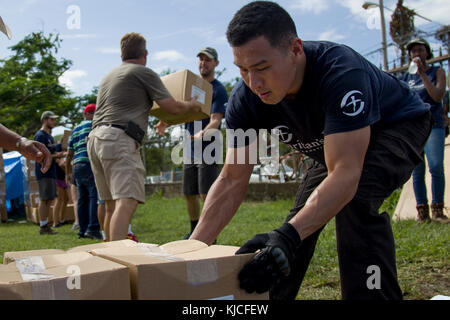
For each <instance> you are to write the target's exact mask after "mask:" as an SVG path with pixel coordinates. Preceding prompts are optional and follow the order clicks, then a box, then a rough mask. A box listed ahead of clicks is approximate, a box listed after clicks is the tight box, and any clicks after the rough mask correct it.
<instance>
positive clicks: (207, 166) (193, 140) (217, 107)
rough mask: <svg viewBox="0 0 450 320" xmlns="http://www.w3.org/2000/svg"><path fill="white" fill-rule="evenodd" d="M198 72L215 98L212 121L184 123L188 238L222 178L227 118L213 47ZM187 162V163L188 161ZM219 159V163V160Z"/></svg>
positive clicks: (202, 56)
mask: <svg viewBox="0 0 450 320" xmlns="http://www.w3.org/2000/svg"><path fill="white" fill-rule="evenodd" d="M197 57H198V69H199V72H200V75H201V77H202V78H203V79H204V80H206V81H208V82H209V83H211V84H212V86H213V96H212V105H211V116H210V117H209V118H206V119H203V120H199V121H192V122H188V123H186V124H185V126H184V127H185V129H186V131H187V132H186V133H188V135H187V136H186V138H185V141H184V142H185V144H184V149H183V150H184V153H185V154H184V157H183V158H184V160H185V163H184V165H183V194H184V197H185V199H186V205H187V209H188V214H189V219H190V223H191V231H190V232H189V233H188V234H187V235H186V236H185V239H188V238H189V236H190V235H191V233H192V232H193V231H194V229H195V227H196V226H197V223H198V220H199V217H200V202H199V199H198V198H199V196H200V198H201V199H202V200H203V201H205V199H206V195H207V193H208V191H209V189H210V188H211V185H212V184H213V183H214V181H215V180H216V179H217V177H218V176H219V168H218V166H217V162H221V160H222V159H218V158H220V156H221V154H222V153H221V152H220V153H217V154H216V150H220V151H221V150H222V143H221V141H220V140H219V139H218V137H217V136H218V134H219V133H220V131H218V130H220V126H221V122H222V119H223V117H224V116H225V108H226V104H227V102H228V94H227V91H226V89H225V87H224V86H223V85H222V83H220V81H218V80H217V79H215V68H216V67H217V66H218V65H219V56H218V54H217V51H216V50H215V49H214V48H211V47H206V48H204V49H202V50H201V51H200V52H199V53H198V54H197ZM165 127H166V125H165V124H162V125H158V126H157V130H158V132H160V133H161V134H163V132H164V129H165ZM186 160H187V161H186ZM218 160H219V161H218Z"/></svg>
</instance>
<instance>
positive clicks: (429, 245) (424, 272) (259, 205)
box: [0, 191, 450, 300]
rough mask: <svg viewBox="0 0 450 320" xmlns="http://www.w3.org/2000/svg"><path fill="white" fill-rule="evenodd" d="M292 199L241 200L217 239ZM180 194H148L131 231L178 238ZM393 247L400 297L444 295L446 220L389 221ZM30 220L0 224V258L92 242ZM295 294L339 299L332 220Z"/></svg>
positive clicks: (238, 240) (265, 227)
mask: <svg viewBox="0 0 450 320" xmlns="http://www.w3.org/2000/svg"><path fill="white" fill-rule="evenodd" d="M399 194H400V192H399V191H398V192H395V193H394V194H393V195H392V196H391V197H390V198H389V199H388V200H387V201H386V202H385V203H384V204H383V206H382V208H381V210H383V211H387V212H389V213H390V214H391V216H392V214H393V211H394V208H395V204H396V202H397V199H398V196H399ZM292 204H293V199H288V200H278V201H271V202H246V203H243V204H242V206H241V207H240V208H239V211H238V212H237V214H236V216H235V217H234V218H233V220H232V221H231V223H230V224H229V225H228V226H227V227H226V228H225V229H224V230H223V232H222V233H221V234H220V235H219V237H218V239H217V242H218V244H224V245H235V246H240V245H241V244H243V243H244V242H245V241H247V240H248V239H250V238H251V237H253V235H255V234H257V233H262V232H267V231H270V230H272V229H274V228H277V227H279V226H280V225H281V224H282V223H283V221H284V219H285V217H286V215H287V213H288V212H289V210H290V208H291V206H292ZM189 228H190V226H189V219H188V215H187V211H186V204H185V201H184V199H183V198H181V197H179V198H171V199H167V198H163V197H161V196H159V195H155V196H152V197H149V198H148V200H147V202H146V204H145V205H140V206H139V207H138V210H137V211H136V214H135V216H134V218H133V232H135V233H136V234H137V235H138V238H139V240H140V241H141V242H147V243H157V244H163V243H166V242H170V241H174V240H179V239H182V238H183V236H184V235H185V234H186V233H187V232H188V231H189ZM392 228H393V232H394V237H395V241H396V249H397V269H398V278H399V282H400V286H401V288H402V290H403V292H404V297H405V299H429V298H431V297H433V296H434V295H437V294H443V295H447V296H450V263H449V256H450V255H449V248H450V233H449V225H448V224H447V225H443V224H438V223H429V224H425V225H419V224H418V223H416V222H415V221H400V222H392ZM38 230H39V228H38V227H37V226H36V225H33V224H30V223H27V224H18V223H8V224H1V225H0V248H1V249H0V258H1V259H3V252H6V251H19V250H33V249H50V248H59V249H68V248H71V247H75V246H78V245H84V244H89V243H95V241H93V240H88V239H82V240H78V239H77V236H76V232H75V231H72V230H71V226H70V225H67V226H63V227H61V228H58V232H59V234H58V235H56V236H40V235H39V234H38ZM297 299H308V300H309V299H340V286H339V270H338V262H337V252H336V236H335V223H334V219H333V220H332V221H330V223H328V225H327V226H326V227H325V229H324V230H323V232H322V234H321V236H320V238H319V240H318V243H317V246H316V251H315V254H314V257H313V259H312V261H311V265H310V267H309V269H308V271H307V274H306V276H305V280H304V282H303V285H302V287H301V289H300V291H299V294H298V296H297Z"/></svg>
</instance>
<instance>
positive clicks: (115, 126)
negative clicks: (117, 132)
mask: <svg viewBox="0 0 450 320" xmlns="http://www.w3.org/2000/svg"><path fill="white" fill-rule="evenodd" d="M101 126H107V127H113V128H117V129H122V130H124V131H125V130H126V127H125V126H121V125H118V124H112V123H100V124H98V125H96V126H95V127H94V129H95V128H98V127H101Z"/></svg>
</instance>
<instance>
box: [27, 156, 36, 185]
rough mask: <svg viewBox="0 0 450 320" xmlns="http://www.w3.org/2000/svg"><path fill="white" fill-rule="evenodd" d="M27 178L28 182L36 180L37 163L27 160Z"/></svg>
mask: <svg viewBox="0 0 450 320" xmlns="http://www.w3.org/2000/svg"><path fill="white" fill-rule="evenodd" d="M27 177H28V181H30V180H36V161H34V160H28V159H27Z"/></svg>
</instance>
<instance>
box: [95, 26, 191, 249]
mask: <svg viewBox="0 0 450 320" xmlns="http://www.w3.org/2000/svg"><path fill="white" fill-rule="evenodd" d="M121 52H122V61H123V63H122V65H121V66H119V67H118V68H116V69H114V70H112V71H111V72H110V73H108V74H107V75H106V76H105V77H104V78H103V80H102V82H101V84H100V86H99V92H98V97H97V109H96V112H95V115H94V119H93V121H92V128H93V130H92V131H91V133H90V134H89V137H88V154H89V159H90V161H91V166H92V171H93V173H94V177H95V183H96V186H97V190H98V194H99V197H100V200H105V201H106V217H105V222H104V230H105V234H106V238H107V239H108V240H111V241H114V240H122V239H126V237H127V233H128V225H129V224H130V222H131V218H132V216H133V213H134V211H135V210H136V208H137V205H138V203H144V202H145V186H144V184H145V168H144V165H143V163H142V160H141V157H140V142H141V141H139V139H133V138H132V137H131V136H130V135H128V134H127V133H125V130H126V127H127V126H128V125H129V122H130V121H132V122H133V123H134V124H135V125H137V126H138V127H139V128H140V130H142V131H143V132H146V131H147V127H148V115H149V111H150V109H151V107H152V105H153V102H154V101H156V102H157V103H158V105H159V106H160V107H161V108H162V109H163V110H164V111H166V112H168V113H171V114H182V113H185V112H187V111H189V110H191V109H193V110H195V111H198V110H200V104H199V103H198V102H197V101H196V100H195V99H193V100H191V101H189V102H180V101H176V100H174V99H173V98H172V96H171V95H170V93H169V92H168V91H167V89H166V87H165V86H164V84H163V83H162V81H161V79H160V78H159V76H158V75H157V74H156V73H155V72H153V71H152V70H151V69H149V68H146V67H145V65H146V64H147V54H148V52H147V50H146V41H145V39H144V38H143V37H142V36H141V35H140V34H137V33H129V34H126V35H125V36H123V37H122V40H121ZM138 130H139V129H138Z"/></svg>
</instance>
